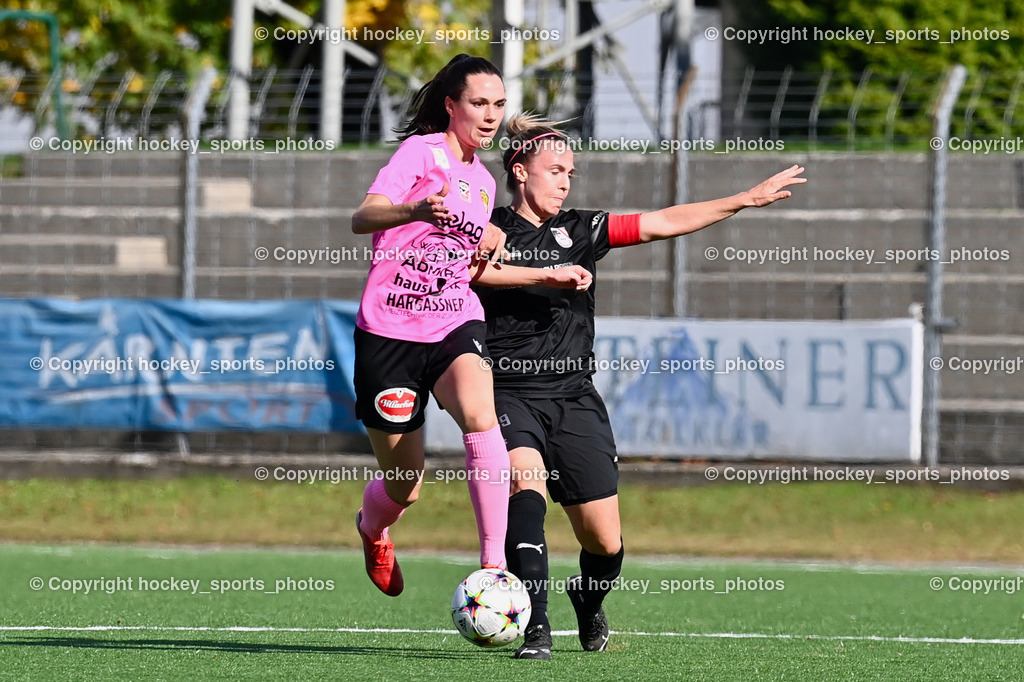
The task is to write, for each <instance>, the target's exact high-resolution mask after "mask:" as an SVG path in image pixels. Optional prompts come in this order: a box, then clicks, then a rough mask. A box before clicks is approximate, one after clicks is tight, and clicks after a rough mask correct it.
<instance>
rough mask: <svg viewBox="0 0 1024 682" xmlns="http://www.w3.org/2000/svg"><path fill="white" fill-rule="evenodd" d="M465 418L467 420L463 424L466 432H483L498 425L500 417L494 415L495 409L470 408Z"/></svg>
mask: <svg viewBox="0 0 1024 682" xmlns="http://www.w3.org/2000/svg"><path fill="white" fill-rule="evenodd" d="M463 419H464V421H465V423H464V424H463V425H462V430H463V432H464V433H482V432H483V431H490V430H491V429H493V428H495V427H496V426H497V425H498V418H497V417H496V416H494V410H490V411H487V410H468V411H466V413H465V415H464V416H463Z"/></svg>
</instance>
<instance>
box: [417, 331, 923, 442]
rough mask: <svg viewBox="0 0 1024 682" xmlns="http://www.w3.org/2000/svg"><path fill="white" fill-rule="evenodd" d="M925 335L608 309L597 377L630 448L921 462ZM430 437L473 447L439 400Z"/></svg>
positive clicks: (619, 436)
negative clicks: (634, 314) (611, 313)
mask: <svg viewBox="0 0 1024 682" xmlns="http://www.w3.org/2000/svg"><path fill="white" fill-rule="evenodd" d="M922 344H923V328H922V326H921V324H920V323H918V322H916V321H915V320H912V319H898V320H881V321H870V320H865V321H843V322H827V321H807V322H791V321H760V320H754V321H752V320H742V321H713V320H651V319H635V318H598V320H597V335H596V339H595V344H594V353H595V356H594V360H593V368H594V370H595V373H594V384H595V386H596V387H597V389H598V391H599V392H600V393H601V395H602V397H603V398H604V401H605V404H606V405H607V407H608V414H609V417H610V419H611V424H612V429H613V431H614V434H615V442H616V445H617V447H618V451H619V453H620V454H622V455H631V456H658V457H669V458H684V457H686V458H697V457H714V458H719V459H794V460H809V461H835V462H918V461H919V460H920V454H921V452H920V443H921V391H922V385H923V364H922V363H923V358H922V353H923V345H922ZM492 359H493V360H494V361H495V362H497V361H498V360H499V359H498V358H492ZM546 360H550V361H551V362H557V360H558V359H557V358H549V359H546ZM427 441H428V447H430V448H432V449H435V450H461V449H462V439H461V435H460V433H459V430H458V428H457V427H456V426H455V424H454V422H453V421H452V419H451V418H450V417H449V416H448V415H446V414H444V413H443V412H441V411H440V410H438V409H437V408H436V406H434V407H432V408H431V409H430V411H429V412H428V414H427Z"/></svg>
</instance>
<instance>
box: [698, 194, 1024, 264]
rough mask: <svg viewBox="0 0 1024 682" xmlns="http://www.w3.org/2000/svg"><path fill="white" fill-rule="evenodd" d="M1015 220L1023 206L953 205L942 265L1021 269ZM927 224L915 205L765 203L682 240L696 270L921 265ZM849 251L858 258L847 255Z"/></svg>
mask: <svg viewBox="0 0 1024 682" xmlns="http://www.w3.org/2000/svg"><path fill="white" fill-rule="evenodd" d="M1021 224H1024V211H1019V210H1010V209H1000V210H992V211H987V210H982V209H972V210H963V209H956V210H951V211H949V212H948V216H947V230H946V233H947V234H946V244H947V247H946V250H945V253H944V254H935V255H940V256H941V258H939V260H941V261H942V262H943V263H944V265H945V267H944V270H945V271H946V272H947V273H990V274H1012V273H1015V272H1021V270H1020V267H1019V265H1018V264H1017V263H1015V260H1016V259H1015V254H1024V230H1021V229H1020V225H1021ZM926 226H927V215H926V214H925V212H924V211H916V210H914V211H903V210H880V209H879V210H862V209H858V210H853V209H851V210H826V211H813V210H801V209H795V210H791V209H788V208H769V209H765V210H764V211H744V212H741V213H739V214H738V215H736V216H735V217H734V218H732V219H731V220H729V221H726V222H724V223H721V224H719V225H715V226H713V227H711V228H708V229H706V230H702V231H700V232H697V233H695V234H693V235H690V236H688V237H687V238H686V239H687V241H686V247H687V253H688V263H689V265H690V268H691V269H693V270H695V271H698V272H744V271H759V270H760V271H765V272H789V273H797V272H847V273H851V274H862V273H863V274H871V273H881V272H886V273H888V272H897V273H910V272H923V271H925V270H927V268H928V263H929V261H930V260H931V259H932V258H933V254H932V253H931V252H930V250H928V249H927V246H926V245H927V241H926ZM709 249H713V251H712V252H711V254H712V256H709V255H708V253H709ZM856 252H860V254H861V255H857V253H856ZM851 253H853V255H854V256H855V258H856V260H847V257H848V256H849V255H850V254H851ZM869 253H870V254H871V262H866V260H865V259H866V257H867V255H868V254H869ZM787 261H788V262H787Z"/></svg>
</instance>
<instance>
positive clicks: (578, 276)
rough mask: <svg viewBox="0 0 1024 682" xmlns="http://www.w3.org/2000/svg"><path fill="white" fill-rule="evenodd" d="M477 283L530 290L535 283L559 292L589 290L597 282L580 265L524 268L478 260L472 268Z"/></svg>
mask: <svg viewBox="0 0 1024 682" xmlns="http://www.w3.org/2000/svg"><path fill="white" fill-rule="evenodd" d="M470 267H471V268H472V270H473V276H472V281H473V283H474V284H483V285H484V286H488V287H528V286H533V285H535V284H542V285H544V286H548V287H553V288H555V289H575V290H576V291H586V290H587V289H588V288H589V287H590V283H591V282H593V281H594V277H593V275H591V274H590V272H589V271H588V270H587V269H586V268H583V267H580V266H579V265H569V266H566V267H564V268H552V269H548V268H524V267H521V266H519V265H505V264H504V263H492V262H490V261H485V260H481V261H476V262H474V263H473V264H472V265H471V266H470Z"/></svg>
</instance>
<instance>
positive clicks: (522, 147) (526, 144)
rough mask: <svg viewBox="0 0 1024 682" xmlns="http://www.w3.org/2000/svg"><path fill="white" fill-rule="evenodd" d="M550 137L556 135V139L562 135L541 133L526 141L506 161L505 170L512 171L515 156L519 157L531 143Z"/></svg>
mask: <svg viewBox="0 0 1024 682" xmlns="http://www.w3.org/2000/svg"><path fill="white" fill-rule="evenodd" d="M552 135H556V136H558V137H562V133H556V132H554V131H552V132H550V133H542V134H540V135H538V136H537V137H534V138H531V139H529V140H527V141H526V143H525V144H522V145H520V147H519V149H517V150H516V153H515V154H513V155H512V157H511V158H510V159H509V160H508V165H507V166H505V170H512V162H513V161H515V160H516V157H517V156H519V152H521V151H523V150H524V149H526V148H527V147H529V146H530V145H531V144H532V143H534V142H536V141H537V140H539V139H540V138H542V137H551V136H552Z"/></svg>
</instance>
